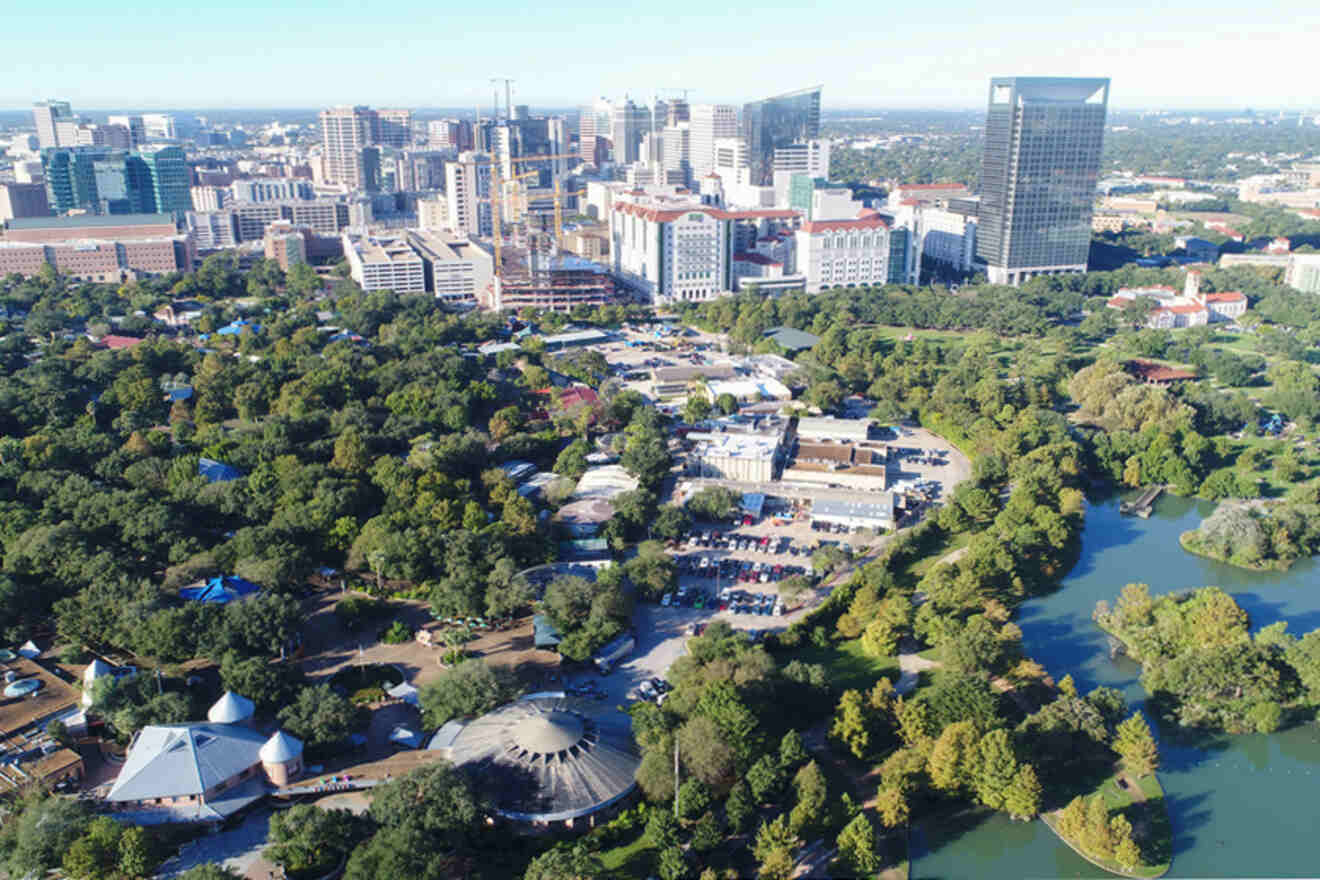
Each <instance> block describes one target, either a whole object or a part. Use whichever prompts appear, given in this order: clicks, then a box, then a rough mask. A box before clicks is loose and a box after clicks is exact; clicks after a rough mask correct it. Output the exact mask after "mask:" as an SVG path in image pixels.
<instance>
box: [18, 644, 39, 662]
mask: <svg viewBox="0 0 1320 880" xmlns="http://www.w3.org/2000/svg"><path fill="white" fill-rule="evenodd" d="M18 653H20V654H22V655H23V656H24V657H26V658H28V659H29V660H32V659H34V658H36V657H40V656H41V649H40V648H38V647H37V643H36V642H34V641H32V640H31V639H28V640H27V641H26V642H24V643H23V647H21V648H19V649H18Z"/></svg>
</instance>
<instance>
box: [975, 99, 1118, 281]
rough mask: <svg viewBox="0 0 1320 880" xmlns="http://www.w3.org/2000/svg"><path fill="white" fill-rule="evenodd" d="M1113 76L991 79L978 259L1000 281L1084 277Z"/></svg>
mask: <svg viewBox="0 0 1320 880" xmlns="http://www.w3.org/2000/svg"><path fill="white" fill-rule="evenodd" d="M1108 103H1109V80H1108V79H1064V78H1052V77H996V78H994V79H992V80H990V106H989V110H988V111H987V113H986V121H985V155H984V158H983V160H982V163H981V205H980V216H979V219H978V222H977V230H976V255H977V257H978V258H980V259H981V260H984V261H985V264H986V274H987V276H988V277H989V279H990V281H991V282H992V283H994V284H1012V285H1014V286H1016V285H1018V284H1021V283H1022V282H1023V281H1025V280H1027V279H1028V278H1032V277H1034V276H1037V275H1053V274H1059V273H1069V272H1085V271H1086V258H1087V254H1088V252H1089V250H1090V246H1091V208H1092V204H1093V202H1094V200H1095V185H1096V179H1097V177H1098V176H1099V173H1100V147H1101V144H1102V142H1103V140H1104V133H1105V111H1106V108H1107V106H1108Z"/></svg>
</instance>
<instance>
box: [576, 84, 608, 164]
mask: <svg viewBox="0 0 1320 880" xmlns="http://www.w3.org/2000/svg"><path fill="white" fill-rule="evenodd" d="M613 117H614V108H613V106H612V105H611V104H610V102H609V101H607V100H605V99H604V98H598V99H597V100H596V102H595V103H594V104H589V105H584V106H582V107H579V108H578V155H579V156H581V157H582V161H583V162H588V163H590V164H592V165H600V164H602V163H604V162H608V161H609V159H610V156H609V153H610V150H609V147H608V144H609V142H610V138H611V137H612V136H613V135H612V131H611V128H610V126H611V120H612V119H613Z"/></svg>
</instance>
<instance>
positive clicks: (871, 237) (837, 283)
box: [797, 210, 909, 293]
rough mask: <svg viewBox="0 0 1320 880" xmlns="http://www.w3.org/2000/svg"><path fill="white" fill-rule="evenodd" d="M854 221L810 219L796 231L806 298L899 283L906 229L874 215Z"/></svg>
mask: <svg viewBox="0 0 1320 880" xmlns="http://www.w3.org/2000/svg"><path fill="white" fill-rule="evenodd" d="M861 213H862V214H863V216H860V217H857V218H854V219H852V220H812V221H809V222H807V223H803V224H802V227H801V228H800V229H798V231H797V268H798V272H799V273H801V274H803V275H805V276H806V286H807V293H819V292H820V291H822V290H828V289H830V288H832V287H865V286H877V287H878V286H881V285H885V284H902V283H904V282H905V281H906V280H907V272H908V250H909V248H908V239H909V236H908V230H906V229H901V228H893V227H892V225H891V223H890V222H889V221H888V220H886V219H885V217H884V216H882V215H881V214H879V213H878V212H876V211H867V210H864V211H862V212H861Z"/></svg>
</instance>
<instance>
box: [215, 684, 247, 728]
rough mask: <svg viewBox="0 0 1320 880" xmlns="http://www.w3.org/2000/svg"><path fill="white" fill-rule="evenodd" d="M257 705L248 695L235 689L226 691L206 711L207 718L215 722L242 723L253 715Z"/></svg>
mask: <svg viewBox="0 0 1320 880" xmlns="http://www.w3.org/2000/svg"><path fill="white" fill-rule="evenodd" d="M256 708H257V707H256V706H255V705H253V703H252V701H251V700H249V699H248V698H247V697H242V696H239V695H238V694H236V693H234V692H233V691H225V692H224V694H222V695H221V697H220V699H218V700H216V701H215V705H213V706H211V708H210V709H209V710H207V713H206V720H207V721H210V722H212V723H213V724H241V723H242V722H244V721H247V720H248V719H249V718H251V717H252V713H253V712H255V711H256Z"/></svg>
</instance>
